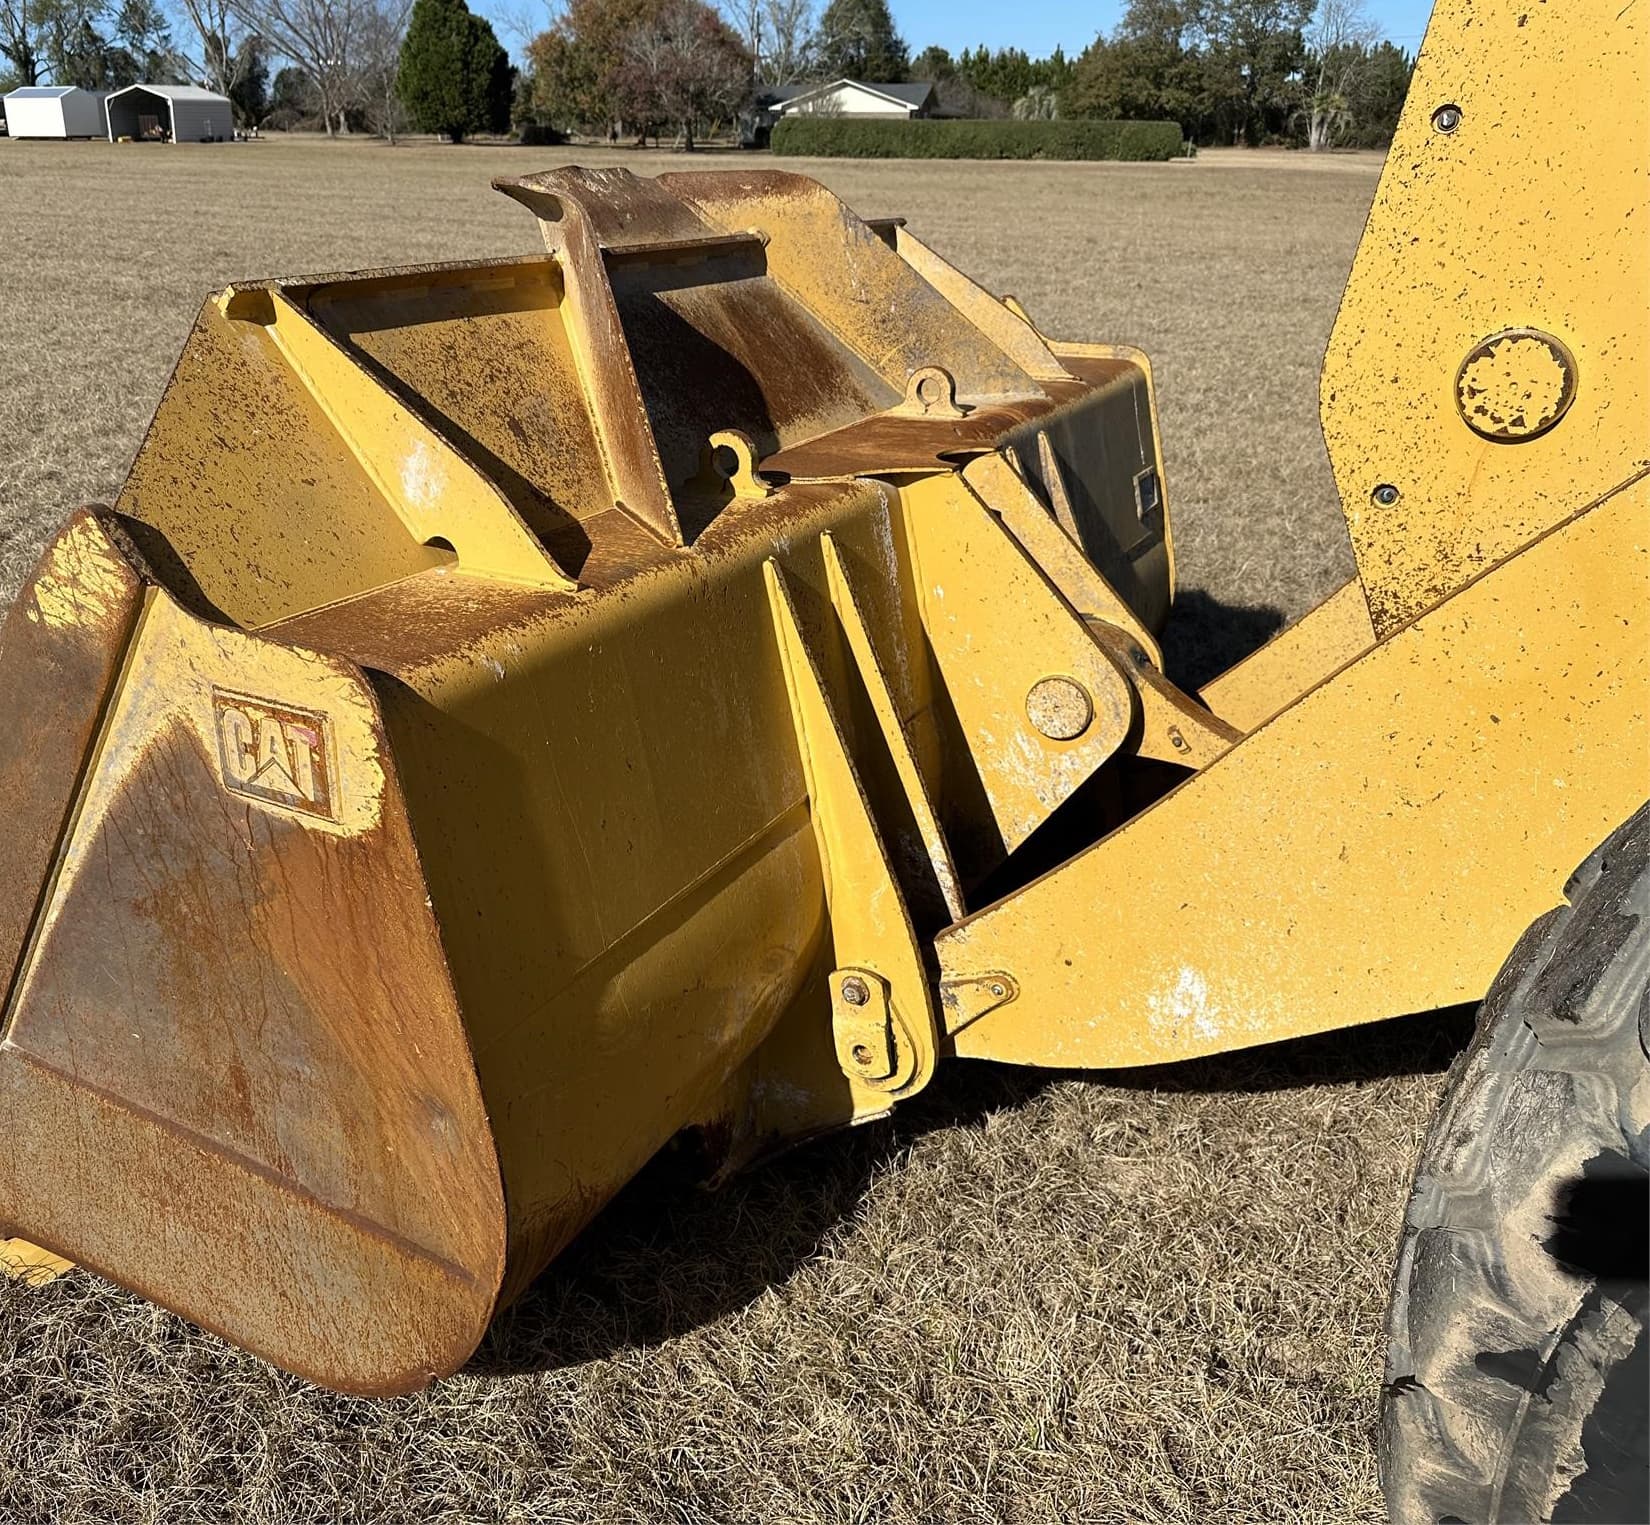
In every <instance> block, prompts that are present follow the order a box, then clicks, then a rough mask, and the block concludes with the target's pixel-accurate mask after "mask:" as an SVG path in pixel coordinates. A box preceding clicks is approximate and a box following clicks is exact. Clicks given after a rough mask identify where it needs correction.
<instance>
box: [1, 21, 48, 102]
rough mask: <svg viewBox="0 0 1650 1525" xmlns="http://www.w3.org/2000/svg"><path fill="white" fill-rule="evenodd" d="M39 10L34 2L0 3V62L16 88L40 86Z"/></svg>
mask: <svg viewBox="0 0 1650 1525" xmlns="http://www.w3.org/2000/svg"><path fill="white" fill-rule="evenodd" d="M40 10H41V7H40V5H39V4H38V0H36V3H33V4H31V0H0V58H4V59H5V60H6V62H7V63H8V64H10V65H11V67H12V72H13V73H14V74H16V76H17V83H18V84H20V85H38V84H39V83H40V63H41V59H40V38H39V29H40V25H41V20H42V18H41V16H40Z"/></svg>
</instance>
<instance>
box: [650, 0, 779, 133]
mask: <svg viewBox="0 0 1650 1525" xmlns="http://www.w3.org/2000/svg"><path fill="white" fill-rule="evenodd" d="M750 77H751V61H750V56H749V54H747V53H746V52H745V50H744V46H743V44H742V43H741V41H740V39H739V38H738V37H737V36H736V35H735V34H734V32H733V31H732V30H731V29H730V28H729V27H728V25H727V23H726V22H724V21H723V20H722V18H721V17H720V16H718V15H717V14H716V12H715V11H713V10H711V9H710V7H709V6H708V5H704V4H701V3H700V0H668V3H667V4H665V5H663V6H661V7H660V9H659V11H658V12H657V13H656V14H655V15H654V16H652V17H651V18H649V19H647V20H645V21H643V22H642V23H641V24H640V25H638V26H636V27H634V28H632V30H631V31H630V33H629V35H628V36H627V37H626V38H625V42H624V58H623V63H622V65H621V67H620V71H619V96H620V104H621V106H622V108H623V110H624V114H625V116H626V117H627V118H629V119H631V120H633V121H635V122H638V123H640V124H641V126H642V130H643V132H644V134H645V133H646V131H647V129H648V128H649V127H653V128H655V129H656V128H657V127H658V125H659V124H661V123H665V122H671V123H674V124H675V125H676V127H677V128H678V130H679V132H680V134H681V137H680V142H681V145H682V147H683V148H685V149H689V150H691V149H692V148H693V146H694V136H695V134H696V133H697V131H698V129H699V127H700V126H701V125H702V124H704V123H707V122H711V121H714V120H716V119H718V118H721V117H728V116H731V115H733V113H734V112H735V111H737V110H738V109H739V107H740V105H741V104H743V102H744V101H745V99H746V98H747V96H748V95H749V93H750Z"/></svg>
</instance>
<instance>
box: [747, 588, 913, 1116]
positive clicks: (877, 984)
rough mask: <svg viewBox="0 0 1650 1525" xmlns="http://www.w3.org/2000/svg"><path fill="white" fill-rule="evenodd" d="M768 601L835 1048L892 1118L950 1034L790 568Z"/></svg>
mask: <svg viewBox="0 0 1650 1525" xmlns="http://www.w3.org/2000/svg"><path fill="white" fill-rule="evenodd" d="M766 575H767V585H768V599H769V603H770V605H771V607H772V611H773V620H774V631H775V634H776V637H777V639H778V643H779V650H780V655H781V658H782V662H783V666H784V672H785V684H786V689H787V692H788V694H789V698H790V703H791V717H792V720H793V723H794V725H795V728H796V741H797V750H798V753H799V755H800V757H801V760H802V770H803V776H804V779H805V780H806V783H807V789H808V807H809V813H810V816H811V818H812V821H813V830H814V841H815V844H816V846H817V847H818V850H819V862H820V869H821V876H822V878H823V880H824V885H825V903H826V908H827V912H828V914H829V917H830V935H831V942H832V948H833V954H834V963H835V969H834V972H833V973H832V974H831V976H830V980H829V984H830V993H831V1026H832V1038H833V1046H834V1048H835V1051H836V1056H837V1061H838V1063H839V1064H840V1065H841V1068H842V1072H843V1074H844V1075H846V1076H847V1078H848V1081H849V1086H850V1089H851V1091H852V1093H853V1111H854V1115H855V1116H856V1117H858V1116H869V1115H873V1114H875V1113H879V1112H883V1111H886V1110H887V1107H888V1103H889V1101H890V1100H891V1099H894V1098H897V1097H902V1096H908V1095H911V1094H913V1093H914V1092H916V1091H919V1090H921V1089H922V1087H923V1086H925V1085H926V1084H927V1083H928V1080H929V1078H930V1077H931V1076H932V1075H933V1073H934V1064H935V1061H936V1059H937V1057H938V1042H939V1034H938V1026H937V1023H936V1021H935V1015H934V1004H933V998H932V996H931V994H930V992H929V988H928V975H927V971H926V970H925V968H924V966H923V961H922V955H921V951H920V949H919V947H918V943H917V936H916V931H915V928H914V927H913V924H912V921H911V913H910V909H909V907H908V906H907V905H906V902H905V897H904V896H903V894H902V893H901V891H900V886H899V882H898V880H897V879H896V878H895V875H894V870H893V865H892V862H891V860H890V858H889V855H888V849H887V845H886V844H885V842H884V840H883V835H882V832H881V830H880V829H879V828H878V826H877V823H876V820H875V818H874V817H873V815H872V813H871V806H870V801H869V798H868V796H867V794H866V791H865V786H864V784H863V782H862V781H861V779H860V776H859V771H858V769H857V768H856V766H855V764H854V760H853V757H852V755H851V753H850V751H849V747H848V743H847V739H846V735H845V731H844V727H843V724H842V719H841V714H842V706H841V703H840V702H839V701H838V700H837V699H836V698H834V697H833V696H832V694H831V691H830V689H829V688H828V687H827V680H826V678H825V676H824V674H825V672H826V670H827V669H826V664H825V663H824V662H823V661H822V660H821V658H820V654H819V653H818V652H817V651H816V650H815V648H814V645H813V642H812V641H811V640H810V638H809V636H808V635H806V634H804V631H803V628H802V626H801V623H800V622H799V620H798V619H797V613H796V604H795V600H794V595H793V592H792V589H791V586H790V584H789V583H788V581H787V578H786V574H785V572H784V571H783V570H782V569H781V567H780V566H779V564H778V562H776V561H769V562H768V563H767V567H766Z"/></svg>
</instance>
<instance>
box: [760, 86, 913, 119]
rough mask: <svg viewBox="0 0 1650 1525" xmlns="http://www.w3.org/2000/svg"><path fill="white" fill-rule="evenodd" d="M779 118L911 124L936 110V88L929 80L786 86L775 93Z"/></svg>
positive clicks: (775, 107)
mask: <svg viewBox="0 0 1650 1525" xmlns="http://www.w3.org/2000/svg"><path fill="white" fill-rule="evenodd" d="M773 94H774V95H776V96H780V97H781V98H780V99H778V100H776V101H775V102H774V114H775V115H776V116H856V117H881V118H884V119H885V120H893V121H900V122H904V121H909V120H910V119H911V118H912V117H921V116H927V115H928V114H929V113H930V112H931V111H932V110H933V109H934V87H933V85H932V84H930V83H929V82H928V81H926V80H917V81H915V82H913V83H911V84H909V85H868V84H865V83H864V82H863V81H861V80H857V79H835V80H832V81H831V82H830V83H829V84H825V85H801V86H798V85H787V86H784V87H782V89H781V90H779V91H775V92H773Z"/></svg>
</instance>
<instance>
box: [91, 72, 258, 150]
mask: <svg viewBox="0 0 1650 1525" xmlns="http://www.w3.org/2000/svg"><path fill="white" fill-rule="evenodd" d="M103 114H104V119H105V122H106V124H107V126H108V131H109V141H110V142H111V143H115V142H118V141H119V140H120V139H121V138H134V139H136V140H137V141H139V142H157V143H221V142H223V141H224V139H225V138H232V137H234V136H235V114H234V111H233V109H232V108H231V106H230V104H229V97H228V96H227V95H218V94H216V93H214V92H213V91H211V90H202V89H201V88H200V87H199V86H198V85H128V86H127V87H126V88H125V89H124V90H116V91H113V92H111V94H110V95H109V96H108V97H107V99H105V101H104V102H103Z"/></svg>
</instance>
